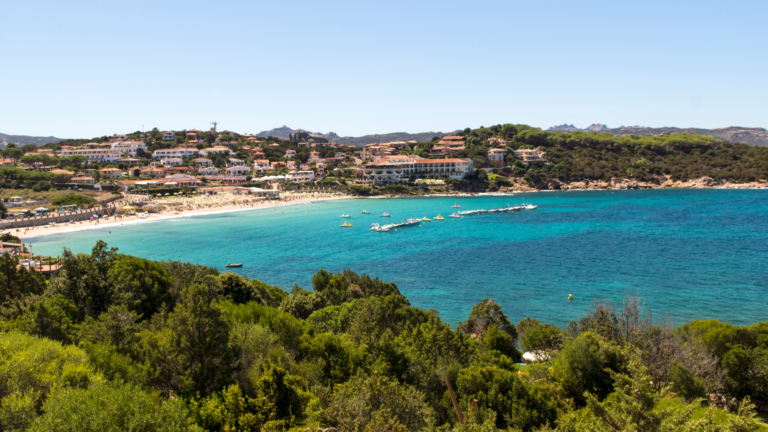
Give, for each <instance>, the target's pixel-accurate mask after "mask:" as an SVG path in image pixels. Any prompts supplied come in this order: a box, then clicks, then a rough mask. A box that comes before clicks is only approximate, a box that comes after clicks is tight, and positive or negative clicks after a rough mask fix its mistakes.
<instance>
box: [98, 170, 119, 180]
mask: <svg viewBox="0 0 768 432" xmlns="http://www.w3.org/2000/svg"><path fill="white" fill-rule="evenodd" d="M99 175H101V177H102V178H107V179H116V178H120V177H122V176H123V171H122V170H119V169H117V168H103V169H100V170H99Z"/></svg>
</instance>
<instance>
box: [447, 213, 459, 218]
mask: <svg viewBox="0 0 768 432" xmlns="http://www.w3.org/2000/svg"><path fill="white" fill-rule="evenodd" d="M448 217H452V218H460V217H461V216H459V214H458V213H454V214H452V215H448Z"/></svg>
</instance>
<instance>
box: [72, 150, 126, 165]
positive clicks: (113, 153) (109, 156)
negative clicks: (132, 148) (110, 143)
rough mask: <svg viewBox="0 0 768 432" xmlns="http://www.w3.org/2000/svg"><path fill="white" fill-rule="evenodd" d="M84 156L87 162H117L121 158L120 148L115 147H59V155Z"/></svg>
mask: <svg viewBox="0 0 768 432" xmlns="http://www.w3.org/2000/svg"><path fill="white" fill-rule="evenodd" d="M69 156H85V157H86V158H88V162H89V163H93V162H117V161H118V160H120V159H122V158H123V154H122V152H121V151H120V150H115V149H111V148H110V149H89V148H84V147H76V148H64V147H62V148H61V152H60V153H59V157H69Z"/></svg>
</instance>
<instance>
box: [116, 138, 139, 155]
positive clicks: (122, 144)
mask: <svg viewBox="0 0 768 432" xmlns="http://www.w3.org/2000/svg"><path fill="white" fill-rule="evenodd" d="M138 149H141V150H142V151H147V145H146V144H144V143H143V142H141V141H118V142H116V143H112V150H119V151H120V153H121V154H123V153H125V152H128V154H129V155H131V157H136V152H137V151H138Z"/></svg>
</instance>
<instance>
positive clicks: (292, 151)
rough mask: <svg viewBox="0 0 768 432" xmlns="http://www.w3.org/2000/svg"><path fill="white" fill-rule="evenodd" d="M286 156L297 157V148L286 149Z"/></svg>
mask: <svg viewBox="0 0 768 432" xmlns="http://www.w3.org/2000/svg"><path fill="white" fill-rule="evenodd" d="M285 157H286V159H287V158H294V157H296V150H286V151H285Z"/></svg>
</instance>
